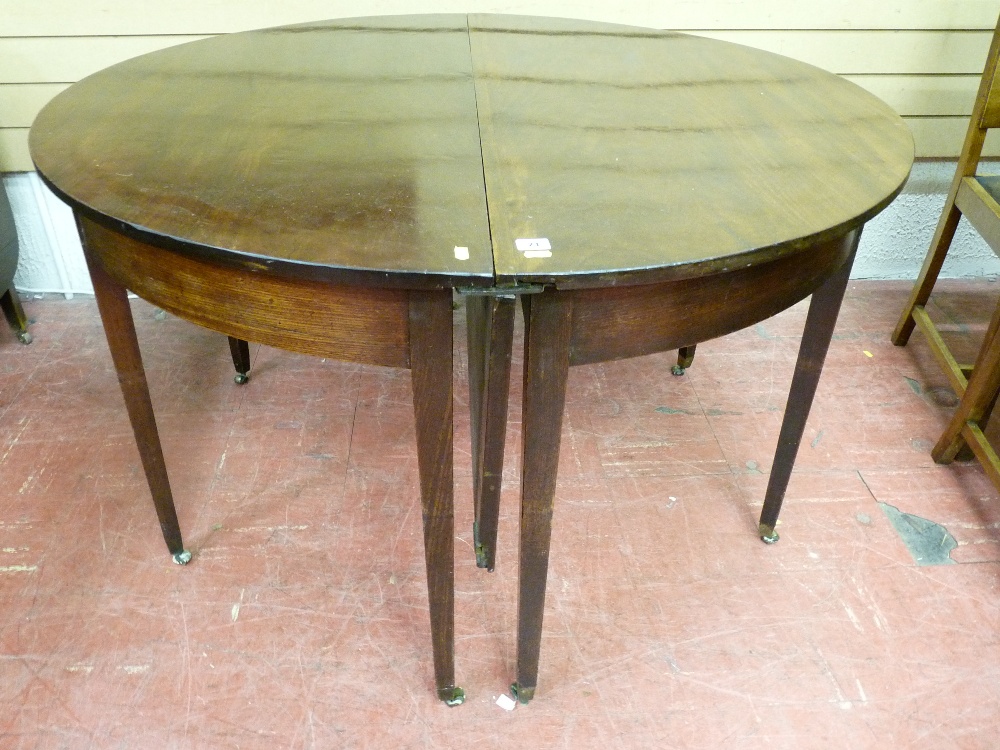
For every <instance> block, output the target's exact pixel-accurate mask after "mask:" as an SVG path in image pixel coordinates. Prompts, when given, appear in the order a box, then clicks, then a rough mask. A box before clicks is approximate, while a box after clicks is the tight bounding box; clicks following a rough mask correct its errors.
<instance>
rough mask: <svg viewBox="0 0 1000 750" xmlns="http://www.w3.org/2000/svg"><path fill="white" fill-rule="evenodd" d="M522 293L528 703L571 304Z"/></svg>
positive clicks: (520, 672)
mask: <svg viewBox="0 0 1000 750" xmlns="http://www.w3.org/2000/svg"><path fill="white" fill-rule="evenodd" d="M522 300H523V304H524V306H525V316H524V318H525V333H524V336H525V358H524V400H523V407H522V415H521V429H522V435H521V438H522V444H521V524H520V525H521V528H520V544H519V552H518V556H519V559H520V569H519V571H518V602H517V682H515V683H514V684H513V685H512V686H511V689H512V691H513V692H514V694H515V696H516V697H517V699H518V700H519V701H520V702H521V703H527V702H528V701H530V700H531V699H532V697H534V694H535V687H536V686H537V684H538V659H539V653H540V651H541V642H542V616H543V614H544V610H545V583H546V578H547V576H548V566H549V543H550V540H551V536H552V510H553V501H554V498H555V490H556V470H557V468H558V466H559V440H560V437H561V431H562V419H563V408H564V406H565V403H566V379H567V377H568V375H569V344H570V335H571V331H572V311H573V308H572V297H570V296H569V294H567V293H560V292H556V291H554V290H551V291H546V292H542V293H541V294H533V295H530V296H529V295H525V296H524V297H522Z"/></svg>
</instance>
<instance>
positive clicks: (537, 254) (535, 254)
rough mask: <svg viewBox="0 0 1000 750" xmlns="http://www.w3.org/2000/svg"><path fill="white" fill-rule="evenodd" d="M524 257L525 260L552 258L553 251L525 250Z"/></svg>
mask: <svg viewBox="0 0 1000 750" xmlns="http://www.w3.org/2000/svg"><path fill="white" fill-rule="evenodd" d="M524 257H525V258H551V257H552V251H551V250H525V251H524Z"/></svg>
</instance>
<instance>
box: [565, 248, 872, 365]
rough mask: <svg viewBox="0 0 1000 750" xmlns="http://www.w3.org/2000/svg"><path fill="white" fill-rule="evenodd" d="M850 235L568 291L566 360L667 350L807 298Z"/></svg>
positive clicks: (842, 258) (838, 260)
mask: <svg viewBox="0 0 1000 750" xmlns="http://www.w3.org/2000/svg"><path fill="white" fill-rule="evenodd" d="M853 237H854V232H849V233H847V234H846V235H845V236H843V237H841V238H838V239H835V240H829V241H826V242H823V243H820V244H817V245H815V246H813V247H810V248H808V249H805V250H802V251H799V252H797V253H795V254H794V255H790V256H785V257H782V258H779V259H777V260H773V261H770V262H768V263H762V264H759V265H753V266H749V267H747V268H739V269H736V270H732V271H727V272H725V273H719V274H713V275H711V276H700V277H696V278H690V279H682V280H679V281H668V282H661V283H657V284H646V285H640V286H627V287H607V288H604V289H580V290H573V291H567V292H566V294H569V295H571V296H572V306H573V333H572V338H571V341H570V364H572V365H583V364H589V363H593V362H607V361H610V360H615V359H624V358H627V357H638V356H641V355H644V354H654V353H656V352H662V351H669V350H671V349H677V348H680V347H682V346H689V345H691V344H697V343H699V342H702V341H707V340H709V339H713V338H716V337H718V336H723V335H725V334H727V333H732V332H733V331H738V330H740V329H742V328H746V327H747V326H750V325H753V324H754V323H759V322H760V321H762V320H765V319H767V318H769V317H771V316H772V315H775V314H777V313H779V312H781V311H782V310H784V309H786V308H788V307H789V306H791V305H793V304H795V303H796V302H798V301H799V300H801V299H804V298H805V297H807V296H808V295H810V294H811V293H812V292H813V291H814V290H815V289H817V288H818V287H819V286H820V285H821V284H822V283H823V282H824V281H825V280H826V279H827V278H829V277H830V276H831V275H832V274H833V273H834V272H835V271H836V270H837V269H839V268H841V267H842V266H843V264H844V263H845V262H846V260H847V259H848V257H849V256H850V253H851V242H852V239H853Z"/></svg>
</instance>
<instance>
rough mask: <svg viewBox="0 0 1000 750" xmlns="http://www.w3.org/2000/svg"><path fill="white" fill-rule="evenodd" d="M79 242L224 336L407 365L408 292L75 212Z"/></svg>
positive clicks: (162, 301) (130, 284)
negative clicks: (159, 241) (235, 257)
mask: <svg viewBox="0 0 1000 750" xmlns="http://www.w3.org/2000/svg"><path fill="white" fill-rule="evenodd" d="M77 220H78V224H79V227H80V234H81V237H82V238H83V240H84V246H85V250H86V252H87V253H88V255H89V256H90V257H91V259H92V260H96V261H97V262H99V263H100V264H101V266H102V267H103V268H104V269H105V270H106V271H107V272H108V274H109V275H110V276H111V277H112V278H113V279H115V281H117V282H118V283H120V284H121V285H122V286H124V287H126V288H127V289H129V290H131V291H132V292H134V293H135V294H137V295H138V296H139V297H142V298H143V299H145V300H147V301H148V302H151V303H153V304H154V305H158V306H159V307H161V308H163V309H164V310H167V311H168V312H170V313H173V314H174V315H177V316H178V317H181V318H184V319H186V320H189V321H191V322H193V323H196V324H198V325H200V326H204V327H205V328H210V329H212V330H215V331H219V332H220V333H224V334H226V335H227V336H233V337H235V338H239V339H243V340H246V341H252V342H255V343H260V344H266V345H268V346H274V347H277V348H280V349H286V350H289V351H294V352H299V353H302V354H311V355H315V356H319V357H329V358H331V359H338V360H345V361H348V362H359V363H362V364H372V365H384V366H388V367H409V365H410V335H409V326H410V320H409V315H410V313H409V309H410V296H411V292H410V291H409V290H406V289H379V288H365V287H353V286H339V285H335V284H329V283H324V282H316V281H307V280H303V279H295V278H285V277H280V276H275V275H273V274H272V273H269V272H267V271H261V272H255V271H252V270H246V269H235V268H231V267H227V266H223V265H220V264H218V263H214V262H211V261H208V260H202V259H197V258H192V257H191V256H189V255H182V254H180V253H175V252H171V251H170V250H166V249H164V248H161V247H157V246H154V245H150V244H146V243H143V242H140V241H138V240H136V239H133V238H131V237H127V236H125V235H122V234H119V233H117V232H114V231H112V230H110V229H108V228H106V227H104V226H102V225H100V224H97V223H96V222H93V221H91V220H89V219H87V218H86V217H83V216H80V215H78V217H77Z"/></svg>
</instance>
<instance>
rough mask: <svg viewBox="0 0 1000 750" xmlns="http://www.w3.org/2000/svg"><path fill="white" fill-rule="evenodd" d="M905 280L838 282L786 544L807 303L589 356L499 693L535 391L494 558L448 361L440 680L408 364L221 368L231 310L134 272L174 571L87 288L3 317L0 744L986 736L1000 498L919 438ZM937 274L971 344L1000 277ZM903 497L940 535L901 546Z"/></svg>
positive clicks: (995, 649)
mask: <svg viewBox="0 0 1000 750" xmlns="http://www.w3.org/2000/svg"><path fill="white" fill-rule="evenodd" d="M909 286H910V285H909V284H908V283H904V284H899V283H886V282H855V283H852V285H851V287H850V289H849V292H848V298H847V300H846V301H845V307H844V310H843V312H842V314H841V319H840V324H839V326H838V329H837V333H836V340H835V341H834V343H833V346H832V349H831V352H830V355H829V358H828V361H827V367H826V370H825V372H824V375H823V379H822V382H821V384H820V391H819V395H818V397H817V401H816V403H815V405H814V408H813V413H812V416H811V417H810V421H809V426H808V428H807V432H806V437H805V440H804V443H803V447H802V449H801V451H800V454H799V458H798V463H797V468H796V471H795V473H794V475H793V478H792V482H791V486H790V488H789V492H788V496H787V499H786V502H785V507H784V510H783V513H782V523H781V526H780V527H779V530H780V531H781V536H782V539H781V541H780V542H779V543H778V544H777V545H774V546H766V545H764V544H762V543H761V542H760V541H759V540H758V538H757V537H756V534H755V529H756V515H757V513H758V512H759V508H760V503H761V501H762V497H763V493H764V487H765V484H766V481H767V473H768V470H769V467H770V463H771V455H772V453H773V450H774V444H775V440H776V436H777V430H778V426H779V423H780V418H781V412H782V409H783V408H784V399H785V394H786V392H787V388H788V384H789V382H790V378H791V371H792V365H793V362H794V359H795V353H796V347H797V344H798V336H799V333H800V331H801V326H802V323H803V321H804V315H805V306H804V305H798V306H796V307H795V308H793V309H791V310H789V311H787V312H786V313H784V314H782V315H780V316H778V317H777V318H775V319H772V320H770V321H767V322H765V323H763V324H761V325H757V326H754V327H752V328H750V329H748V330H746V331H743V332H741V333H738V334H735V335H733V336H729V337H727V338H724V339H720V340H717V341H712V342H708V343H706V344H703V345H701V346H699V348H698V354H697V357H696V359H695V364H694V366H693V367H692V369H691V370H690V371H689V372H688V373H687V374H686V375H685V376H684V377H680V378H677V377H672V376H671V375H670V373H669V369H670V365H671V364H672V362H673V355H672V354H664V355H658V356H652V357H646V358H642V359H636V360H630V361H624V362H617V363H611V364H605V365H595V366H586V367H580V368H574V369H573V370H572V371H571V373H570V385H569V396H568V406H567V414H566V419H565V424H564V432H563V450H562V456H561V461H560V475H559V489H558V493H557V498H556V501H557V502H556V517H555V527H554V538H553V549H552V563H551V567H550V572H549V595H548V600H547V605H546V615H545V635H544V639H543V645H542V659H541V669H540V675H539V687H538V693H537V696H536V698H535V700H534V701H533V702H532V703H531V704H529V705H527V706H518V707H517V708H516V709H515V710H513V711H512V712H508V711H505V710H504V709H502V708H500V707H499V706H497V705H496V703H495V701H496V699H497V697H498V696H500V695H501V694H503V693H505V692H506V690H507V687H508V685H509V683H510V682H511V680H512V678H513V667H514V626H515V617H516V602H515V591H516V574H517V571H516V549H517V546H516V519H517V513H516V508H517V501H518V494H517V492H518V464H519V461H518V460H517V455H516V454H517V446H518V441H519V434H518V426H519V402H520V396H519V392H518V390H517V386H515V393H514V397H513V399H512V410H511V425H510V430H509V443H508V454H509V460H508V468H507V470H506V472H505V478H504V507H503V515H502V518H501V530H500V548H499V553H498V561H497V570H496V571H495V572H494V573H492V574H489V573H486V572H485V571H482V570H479V569H477V568H476V566H475V557H474V554H473V551H472V534H471V527H472V510H471V478H470V472H469V449H468V440H469V438H468V411H467V397H466V390H465V387H464V384H463V383H462V382H461V381H462V376H461V374H459V376H457V383H456V387H457V389H458V390H457V393H458V403H457V408H456V432H457V437H456V466H457V470H456V491H457V511H458V529H457V533H458V540H457V544H456V551H457V559H456V571H457V572H456V578H457V590H458V594H457V607H456V628H457V634H458V639H457V669H458V675H459V682H460V684H461V685H463V687H465V689H466V691H467V693H468V700H467V702H466V703H465V705H463V706H460V707H457V708H447V707H446V706H444V705H443V704H441V703H440V702H438V701H437V700H436V698H435V696H434V692H433V685H432V668H431V656H430V634H429V625H428V618H427V602H426V588H425V584H424V574H423V556H422V547H421V544H422V543H421V527H420V509H419V503H418V494H417V493H418V485H417V472H416V459H415V444H414V432H413V417H412V410H411V405H410V381H409V373H408V372H406V371H402V370H388V369H379V368H373V367H363V366H357V365H345V364H341V363H337V362H333V361H321V360H317V359H309V358H306V357H299V356H295V355H289V354H285V353H282V352H280V351H277V350H274V349H268V348H261V347H256V346H255V347H253V348H252V354H253V357H254V364H253V370H252V373H251V380H250V383H249V384H247V385H246V386H236V385H234V384H233V382H232V369H231V368H232V365H231V363H230V361H229V354H228V347H227V344H226V340H225V338H224V337H222V336H221V335H218V334H214V333H211V332H208V331H204V330H201V329H198V328H195V327H194V326H191V325H189V324H187V323H185V322H183V321H179V320H177V319H175V318H173V317H171V316H166V315H164V314H163V313H158V312H157V311H156V310H155V309H153V308H152V307H150V306H149V305H147V304H145V303H143V302H139V301H136V302H135V304H134V310H135V315H136V320H137V326H138V329H139V336H140V341H141V343H142V346H143V352H144V356H145V358H146V363H147V369H148V372H149V377H150V381H151V388H152V391H153V401H154V404H155V406H156V408H157V412H158V416H159V423H160V430H161V435H162V437H163V440H164V446H165V452H166V458H167V462H168V467H169V469H170V472H171V477H172V482H173V488H174V495H175V498H176V502H177V506H178V511H179V514H180V518H181V526H182V529H183V530H184V533H185V536H186V540H187V544H188V547H189V549H191V550H192V551H193V552H194V560H193V562H192V563H191V564H190V565H189V566H187V567H185V568H182V567H178V566H176V565H174V564H173V563H172V562H171V561H170V558H169V556H168V555H167V552H166V548H165V546H164V544H163V541H162V539H161V537H160V533H159V529H158V528H157V524H156V519H155V515H154V513H153V509H152V504H151V501H150V499H149V496H148V491H147V489H146V485H145V480H144V477H143V474H142V470H141V468H140V466H139V461H138V455H137V453H136V450H135V447H134V444H133V441H132V436H131V432H130V429H129V425H128V422H127V419H126V416H125V412H124V406H123V402H122V399H121V396H120V394H119V391H118V387H117V383H116V380H115V375H114V372H113V370H112V367H111V364H110V357H109V355H108V352H107V347H106V344H105V342H104V338H103V333H102V330H101V327H100V323H99V320H98V317H97V312H96V308H95V305H94V303H93V301H92V300H89V299H76V300H73V301H65V300H61V299H43V300H35V299H31V300H27V301H26V302H25V307H26V309H27V311H28V314H29V316H31V317H32V318H33V319H34V321H35V322H34V323H33V324H32V326H31V331H32V334H33V335H34V343H32V344H31V345H30V346H22V345H21V344H19V343H17V341H16V340H15V338H14V336H13V335H12V334H10V333H9V332H8V331H7V330H6V329H4V330H0V748H4V750H7V749H11V750H13V749H21V748H25V749H26V748H32V749H34V748H101V749H104V748H144V749H145V748H266V749H267V750H273V749H274V748H335V747H336V748H387V747H391V748H424V747H439V748H449V747H455V748H458V747H463V748H473V747H475V748H514V747H537V748H573V749H574V750H580V749H583V748H591V747H593V748H602V750H609V749H611V748H623V749H629V750H631V749H632V748H727V749H728V748H769V749H770V748H789V749H790V750H804V749H807V748H823V749H827V748H935V749H938V750H940V749H943V748H963V749H965V748H989V749H991V750H992V749H994V748H996V747H998V746H1000V642H998V633H1000V496H998V493H997V491H996V490H995V489H994V488H993V487H992V486H991V485H990V484H989V482H988V481H987V480H986V479H985V477H984V474H983V472H982V470H981V469H980V467H979V466H978V465H977V464H975V463H971V464H953V465H951V466H947V467H944V466H937V465H935V464H934V463H933V461H932V460H931V458H930V454H929V451H930V448H931V446H932V444H933V443H934V442H935V441H936V440H937V438H938V436H939V434H940V432H941V431H942V429H943V428H944V425H945V423H946V421H947V419H948V417H949V415H950V413H951V409H952V406H953V404H954V395H953V394H952V393H951V392H950V391H949V390H948V388H947V385H946V381H945V378H944V377H943V375H941V373H940V372H939V371H938V369H937V367H936V365H935V364H934V362H933V360H932V359H931V357H930V355H929V353H928V350H927V348H926V346H925V345H924V343H923V341H922V340H920V338H919V335H915V336H914V339H913V341H912V342H911V344H910V345H909V346H907V347H906V348H896V347H893V346H892V345H891V344H890V343H889V341H888V334H889V332H890V331H891V329H892V328H893V325H894V323H895V318H896V315H897V314H898V311H899V310H900V308H901V307H902V304H903V302H904V300H905V297H906V295H907V294H908V291H909ZM939 288H940V289H941V290H942V291H941V292H940V293H939V294H938V295H937V296H936V298H935V299H936V304H935V305H934V307H935V315H936V316H937V317H938V318H939V319H941V320H945V321H947V320H951V321H952V324H951V325H949V326H947V327H948V329H949V331H950V332H949V334H948V335H949V338H950V339H951V340H952V341H953V343H954V344H955V346H956V347H958V348H959V349H960V350H964V351H965V356H966V357H967V358H971V357H972V355H973V354H974V351H975V347H976V346H977V344H978V339H977V336H981V335H982V332H983V331H984V330H985V324H986V318H987V317H988V315H989V312H990V310H991V309H992V307H993V305H994V302H995V299H996V297H997V295H998V294H1000V285H997V284H989V283H966V282H962V283H958V282H945V283H942V285H940V287H939ZM456 315H457V320H458V321H459V324H460V325H461V320H462V314H461V313H456ZM463 340H464V330H460V331H459V332H458V334H457V335H456V342H462V341H463ZM456 351H457V352H458V355H459V363H460V365H461V367H462V368H463V369H464V362H465V359H464V345H462V344H460V343H456ZM519 363H520V360H519V359H518V360H517V362H516V364H517V365H518V366H519ZM514 380H515V381H517V380H518V378H517V377H515V378H514ZM888 506H892V508H895V509H898V510H899V511H901V512H902V513H904V514H911V515H910V516H904V517H903V518H904V520H906V521H907V523H910V526H909V527H905V528H904V534H903V535H901V533H900V532H898V531H897V530H896V529H895V528H894V526H893V525H892V524H891V523H890V519H889V515H887V511H888V512H889V513H891V512H892V509H891V508H889V507H888ZM896 515H897V516H898V514H896ZM914 517H916V518H915V519H914ZM920 519H924V520H925V521H926V522H930V523H928V524H927V525H928V526H930V527H931V528H932V529H937V527H936V526H934V524H939V525H940V526H942V527H944V529H946V530H947V532H949V533H950V534H951V535H952V536H953V537H954V540H955V543H957V547H955V549H953V550H951V552H950V557H949V555H948V550H947V548H946V547H945V549H944V553H943V558H942V559H943V561H944V562H945V563H946V564H933V565H921V564H918V561H917V560H916V559H915V557H914V553H911V552H910V548H909V547H908V546H907V543H906V541H905V540H904V536H906V538H907V539H911V537H912V536H913V535H912V534H910V532H909V531H907V529H910V530H911V531H912V530H913V529H916V528H917V527H918V526H919V525H920V524H919V523H918V522H919V521H920ZM914 524H916V525H914ZM904 526H905V524H904ZM939 536H941V538H942V540H943V541H944V540H945V539H946V537H944V536H943V532H942V534H941V535H939ZM911 542H912V540H911ZM915 549H916V548H915ZM918 554H923V553H918ZM923 562H927V559H924V560H923Z"/></svg>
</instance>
